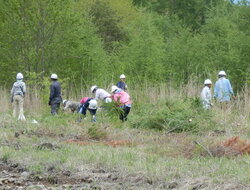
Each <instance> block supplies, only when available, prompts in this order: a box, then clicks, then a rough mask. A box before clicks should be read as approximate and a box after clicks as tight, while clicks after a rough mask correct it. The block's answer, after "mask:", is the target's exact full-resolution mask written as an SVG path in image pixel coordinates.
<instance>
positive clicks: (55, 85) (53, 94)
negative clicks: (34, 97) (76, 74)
mask: <svg viewBox="0 0 250 190" xmlns="http://www.w3.org/2000/svg"><path fill="white" fill-rule="evenodd" d="M49 99H50V101H55V103H60V102H61V101H62V97H61V85H60V83H59V82H57V81H53V82H52V84H51V85H50V96H49Z"/></svg>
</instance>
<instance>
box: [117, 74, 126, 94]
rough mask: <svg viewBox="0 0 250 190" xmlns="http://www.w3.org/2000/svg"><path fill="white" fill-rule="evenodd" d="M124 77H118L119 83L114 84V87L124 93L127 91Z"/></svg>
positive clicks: (122, 75)
mask: <svg viewBox="0 0 250 190" xmlns="http://www.w3.org/2000/svg"><path fill="white" fill-rule="evenodd" d="M125 78H126V76H125V75H124V74H121V75H120V81H119V82H118V83H117V84H116V86H117V87H118V88H120V89H122V90H124V91H126V90H127V89H128V86H127V84H126V83H125Z"/></svg>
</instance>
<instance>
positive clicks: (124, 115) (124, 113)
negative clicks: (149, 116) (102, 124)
mask: <svg viewBox="0 0 250 190" xmlns="http://www.w3.org/2000/svg"><path fill="white" fill-rule="evenodd" d="M130 109H131V107H127V106H125V107H124V108H123V109H122V110H123V111H122V112H121V113H120V120H122V121H127V119H128V118H127V116H128V114H129V112H130Z"/></svg>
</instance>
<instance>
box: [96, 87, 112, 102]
mask: <svg viewBox="0 0 250 190" xmlns="http://www.w3.org/2000/svg"><path fill="white" fill-rule="evenodd" d="M109 96H111V95H110V94H109V93H108V92H107V91H105V90H103V89H101V88H98V89H97V90H96V92H95V99H96V100H104V99H105V98H107V97H109Z"/></svg>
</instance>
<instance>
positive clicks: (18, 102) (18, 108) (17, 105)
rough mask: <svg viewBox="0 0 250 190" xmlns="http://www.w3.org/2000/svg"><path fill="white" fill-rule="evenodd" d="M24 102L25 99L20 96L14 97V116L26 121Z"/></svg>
mask: <svg viewBox="0 0 250 190" xmlns="http://www.w3.org/2000/svg"><path fill="white" fill-rule="evenodd" d="M23 100H24V98H23V97H22V96H20V95H15V96H14V97H13V116H14V117H17V115H18V114H19V115H18V120H21V121H25V120H26V119H25V116H24V115H23Z"/></svg>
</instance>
